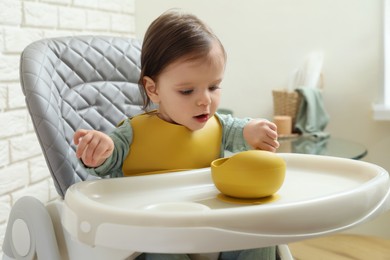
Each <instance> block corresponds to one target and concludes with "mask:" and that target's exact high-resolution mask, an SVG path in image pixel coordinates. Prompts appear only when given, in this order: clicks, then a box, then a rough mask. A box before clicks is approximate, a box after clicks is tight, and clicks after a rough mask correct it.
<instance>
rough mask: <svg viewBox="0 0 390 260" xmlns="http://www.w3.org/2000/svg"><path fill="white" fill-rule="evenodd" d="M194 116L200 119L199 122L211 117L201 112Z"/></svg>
mask: <svg viewBox="0 0 390 260" xmlns="http://www.w3.org/2000/svg"><path fill="white" fill-rule="evenodd" d="M194 118H195V119H196V120H198V121H199V122H206V121H207V120H208V119H209V115H208V114H201V115H197V116H194Z"/></svg>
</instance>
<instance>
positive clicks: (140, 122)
mask: <svg viewBox="0 0 390 260" xmlns="http://www.w3.org/2000/svg"><path fill="white" fill-rule="evenodd" d="M130 122H131V126H132V129H133V142H132V144H131V147H130V151H129V154H128V155H127V157H126V159H125V161H124V162H123V166H122V170H123V175H124V176H134V175H142V174H154V173H162V172H167V171H179V170H188V169H197V168H204V167H210V163H211V162H212V161H213V160H215V159H217V158H219V156H220V147H221V141H222V126H221V124H220V122H219V120H218V119H217V118H216V117H215V116H214V117H212V118H210V119H209V120H208V122H207V123H206V125H205V126H204V127H203V128H202V129H200V130H196V131H190V130H188V129H187V128H186V127H184V126H181V125H176V124H172V123H168V122H166V121H164V120H162V119H160V118H159V117H158V116H157V115H156V114H143V115H139V116H136V117H134V118H132V119H131V121H130Z"/></svg>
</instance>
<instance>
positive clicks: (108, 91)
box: [20, 36, 143, 197]
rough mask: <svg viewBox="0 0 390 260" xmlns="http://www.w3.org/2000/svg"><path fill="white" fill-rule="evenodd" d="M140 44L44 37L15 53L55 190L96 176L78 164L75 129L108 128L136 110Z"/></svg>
mask: <svg viewBox="0 0 390 260" xmlns="http://www.w3.org/2000/svg"><path fill="white" fill-rule="evenodd" d="M140 49H141V46H140V42H139V41H138V40H136V39H129V38H120V37H108V36H75V37H63V38H53V39H44V40H40V41H37V42H34V43H32V44H30V45H29V46H27V47H26V48H25V50H24V51H23V53H22V55H21V62H20V78H21V84H22V89H23V92H24V94H25V96H26V103H27V107H28V110H29V112H30V115H31V118H32V122H33V125H34V128H35V130H36V134H37V137H38V140H39V142H40V144H41V147H42V151H43V154H44V156H45V159H46V162H47V165H48V168H49V170H50V172H51V174H52V177H53V180H54V184H55V186H56V189H57V192H58V193H59V194H60V195H61V196H62V197H63V196H64V195H65V192H66V190H67V188H68V187H69V186H70V185H72V184H74V183H75V182H78V181H82V180H86V179H91V178H96V177H94V176H89V175H88V174H87V173H86V171H85V170H84V169H83V167H81V166H80V165H79V162H78V160H77V158H76V156H75V146H74V144H73V142H72V140H73V134H74V132H75V130H77V129H79V128H85V129H96V130H101V131H104V132H110V131H111V130H112V129H113V128H114V127H115V126H116V125H117V124H118V123H119V122H120V121H121V120H123V119H124V118H126V117H131V116H134V115H136V114H139V113H142V112H143V111H142V109H141V107H142V104H143V101H142V98H141V95H140V93H139V89H138V84H137V82H138V79H139V75H140V61H139V59H140Z"/></svg>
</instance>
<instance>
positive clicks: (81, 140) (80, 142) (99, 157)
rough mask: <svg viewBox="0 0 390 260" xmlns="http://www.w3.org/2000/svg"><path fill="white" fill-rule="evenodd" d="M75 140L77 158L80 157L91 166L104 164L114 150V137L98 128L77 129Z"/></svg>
mask: <svg viewBox="0 0 390 260" xmlns="http://www.w3.org/2000/svg"><path fill="white" fill-rule="evenodd" d="M73 141H74V143H75V144H76V145H77V150H76V156H77V158H80V159H81V160H82V161H83V163H84V164H85V165H86V166H87V167H90V168H95V167H98V166H100V165H102V164H103V163H104V161H105V160H106V159H107V158H108V157H110V156H111V154H112V152H113V150H114V142H113V141H112V139H111V138H110V137H109V136H108V135H106V134H104V133H102V132H99V131H96V130H85V129H80V130H77V131H76V132H75V134H74V136H73Z"/></svg>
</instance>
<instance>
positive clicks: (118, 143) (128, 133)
mask: <svg viewBox="0 0 390 260" xmlns="http://www.w3.org/2000/svg"><path fill="white" fill-rule="evenodd" d="M216 116H217V118H218V120H219V121H220V123H221V125H222V142H221V146H220V157H223V156H224V152H225V151H226V150H227V151H230V152H239V151H244V150H248V149H250V146H249V145H248V144H247V143H246V141H245V140H244V137H243V128H244V126H245V125H246V124H247V123H248V121H249V120H250V118H243V119H239V118H235V117H232V116H231V115H223V114H216ZM130 120H131V119H126V120H125V121H124V122H123V123H122V124H121V125H120V126H119V127H118V128H116V129H115V130H114V131H113V132H112V133H111V134H110V137H111V138H112V140H113V141H114V147H115V148H114V152H113V153H112V155H111V156H110V157H109V158H107V160H106V161H105V162H104V163H103V164H102V165H100V166H99V167H97V168H87V171H88V172H89V173H91V174H94V175H97V176H106V175H110V177H123V172H122V164H123V161H124V160H125V159H126V157H127V155H128V153H129V151H130V149H131V143H132V141H133V130H132V127H131V123H130Z"/></svg>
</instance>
